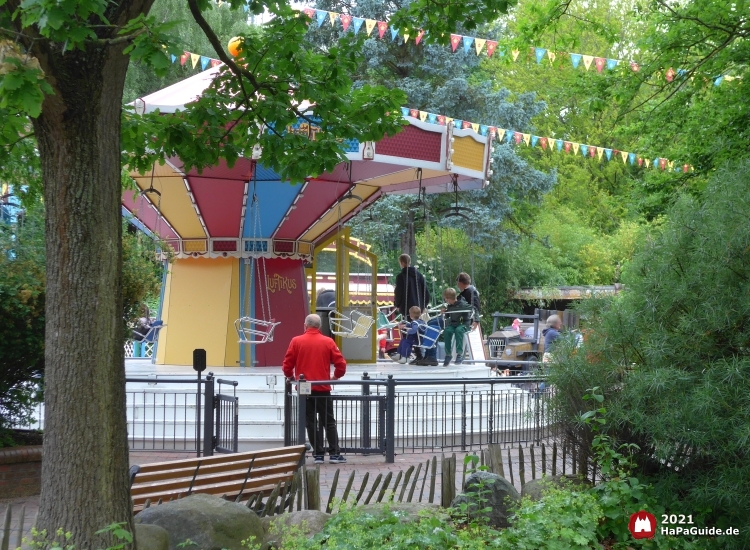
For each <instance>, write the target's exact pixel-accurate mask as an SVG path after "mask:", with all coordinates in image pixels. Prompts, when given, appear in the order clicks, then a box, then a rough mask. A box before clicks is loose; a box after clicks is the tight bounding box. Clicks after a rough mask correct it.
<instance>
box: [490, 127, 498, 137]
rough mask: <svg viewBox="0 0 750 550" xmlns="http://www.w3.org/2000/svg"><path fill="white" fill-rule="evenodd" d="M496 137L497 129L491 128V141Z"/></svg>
mask: <svg viewBox="0 0 750 550" xmlns="http://www.w3.org/2000/svg"><path fill="white" fill-rule="evenodd" d="M495 136H497V128H495V127H494V126H490V139H495Z"/></svg>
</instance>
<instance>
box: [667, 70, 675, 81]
mask: <svg viewBox="0 0 750 550" xmlns="http://www.w3.org/2000/svg"><path fill="white" fill-rule="evenodd" d="M675 74H676V73H675V72H674V69H673V68H672V67H670V68H669V70H668V71H667V82H672V81H673V80H674V75H675Z"/></svg>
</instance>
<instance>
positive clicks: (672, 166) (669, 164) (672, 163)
mask: <svg viewBox="0 0 750 550" xmlns="http://www.w3.org/2000/svg"><path fill="white" fill-rule="evenodd" d="M667 166H669V169H670V170H674V161H673V160H670V161H669V162H668V163H667Z"/></svg>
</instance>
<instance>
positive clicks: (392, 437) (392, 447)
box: [385, 374, 396, 464]
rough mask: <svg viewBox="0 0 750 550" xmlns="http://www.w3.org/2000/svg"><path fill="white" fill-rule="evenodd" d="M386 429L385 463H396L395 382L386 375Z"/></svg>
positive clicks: (391, 377)
mask: <svg viewBox="0 0 750 550" xmlns="http://www.w3.org/2000/svg"><path fill="white" fill-rule="evenodd" d="M385 410H386V428H385V461H386V462H387V463H388V464H393V463H394V462H396V381H395V380H394V379H393V375H392V374H389V375H388V381H387V385H386V393H385Z"/></svg>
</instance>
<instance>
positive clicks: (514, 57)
mask: <svg viewBox="0 0 750 550" xmlns="http://www.w3.org/2000/svg"><path fill="white" fill-rule="evenodd" d="M511 53H512V54H513V61H515V60H516V59H518V54H519V53H520V52H519V51H518V50H513V51H512V52H511Z"/></svg>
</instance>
